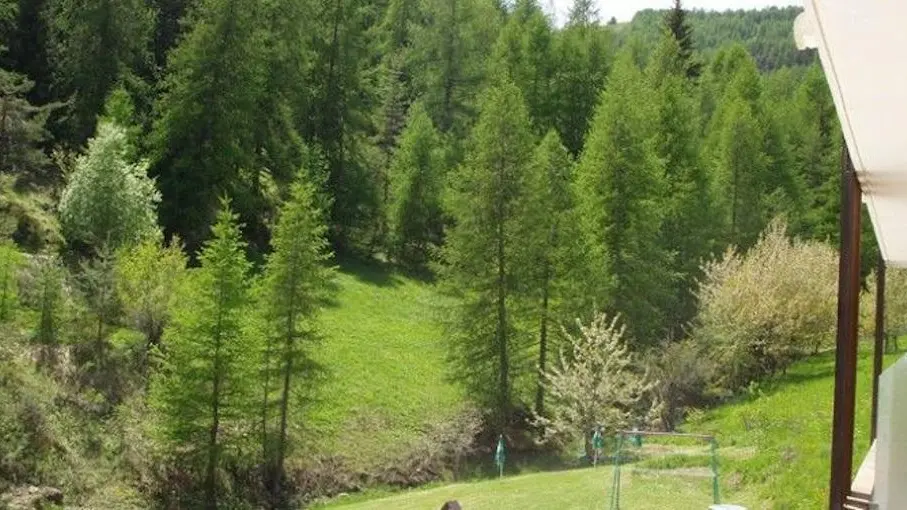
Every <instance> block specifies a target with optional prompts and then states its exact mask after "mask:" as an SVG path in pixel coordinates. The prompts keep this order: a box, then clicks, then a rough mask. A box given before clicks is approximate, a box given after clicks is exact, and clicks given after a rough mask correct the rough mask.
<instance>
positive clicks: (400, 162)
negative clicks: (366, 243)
mask: <svg viewBox="0 0 907 510" xmlns="http://www.w3.org/2000/svg"><path fill="white" fill-rule="evenodd" d="M439 146H440V136H439V135H438V133H437V132H436V131H435V127H434V126H433V125H432V122H431V118H429V116H428V113H427V112H426V111H425V108H424V107H423V106H422V104H421V103H417V104H416V105H415V106H413V108H412V109H411V115H410V119H409V122H408V124H407V126H406V130H405V131H404V132H403V137H402V138H401V140H400V147H399V148H398V149H397V152H396V153H395V154H394V159H393V161H392V163H391V167H390V172H389V174H390V180H391V194H390V200H389V204H388V225H389V228H390V232H389V234H390V235H389V241H390V250H391V253H392V254H393V255H394V257H395V258H396V259H397V260H398V261H400V262H402V263H403V264H406V265H409V266H411V267H419V266H421V265H424V264H425V263H426V262H428V261H429V258H430V255H431V252H432V250H433V249H435V248H437V247H440V245H441V241H442V234H443V227H444V225H443V211H442V208H441V194H442V190H443V175H442V166H441V165H442V164H443V159H442V158H443V154H442V153H441V151H440V148H439Z"/></svg>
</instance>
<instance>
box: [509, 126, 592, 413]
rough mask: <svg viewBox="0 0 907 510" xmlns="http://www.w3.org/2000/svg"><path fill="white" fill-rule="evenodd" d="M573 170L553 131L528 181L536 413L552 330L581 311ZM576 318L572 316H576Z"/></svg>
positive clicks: (540, 409) (541, 407) (542, 398)
mask: <svg viewBox="0 0 907 510" xmlns="http://www.w3.org/2000/svg"><path fill="white" fill-rule="evenodd" d="M573 167H574V163H573V160H572V158H570V153H569V152H567V149H566V148H565V147H564V146H563V145H562V144H561V141H560V138H559V137H558V135H557V132H555V131H553V130H552V131H549V132H548V134H547V135H546V136H545V138H544V139H542V141H541V143H540V144H539V146H538V147H537V148H536V149H535V153H534V158H533V161H532V164H531V165H530V172H529V175H528V176H527V177H528V178H527V199H526V210H525V212H524V213H523V214H524V215H525V217H524V218H523V221H524V222H526V225H527V230H528V231H527V235H526V241H527V244H528V249H527V255H528V260H527V261H526V262H527V265H528V271H527V274H528V275H529V277H530V278H531V281H530V283H529V284H528V285H527V286H528V287H529V288H528V289H527V290H528V294H529V295H530V296H531V297H532V299H534V300H537V303H538V315H537V317H538V324H539V329H538V345H539V347H538V373H539V380H538V383H537V387H536V395H535V412H536V414H538V415H543V414H544V405H545V404H544V401H545V391H544V384H543V382H544V381H543V379H542V374H544V373H545V371H546V370H547V369H548V358H549V354H550V353H551V352H553V351H554V350H555V349H554V348H553V346H554V345H556V344H554V342H553V341H552V339H553V338H552V337H553V335H552V331H554V332H555V334H556V332H557V330H558V328H559V326H560V324H561V323H563V322H565V321H568V320H569V319H570V318H571V317H569V316H568V314H576V313H579V312H581V308H582V307H583V305H585V304H587V303H582V302H581V300H580V293H579V292H578V288H577V279H578V278H580V274H581V272H582V271H581V270H579V271H578V268H580V267H581V264H582V258H581V252H582V244H581V243H580V241H579V240H580V238H581V236H580V235H579V234H580V232H579V228H578V226H577V224H576V211H575V209H574V202H575V200H574V197H573ZM572 318H576V316H575V315H574V317H572Z"/></svg>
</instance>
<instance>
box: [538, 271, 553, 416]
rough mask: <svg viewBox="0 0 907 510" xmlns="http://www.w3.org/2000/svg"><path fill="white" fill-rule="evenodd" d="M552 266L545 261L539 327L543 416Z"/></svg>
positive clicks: (539, 394) (540, 394)
mask: <svg viewBox="0 0 907 510" xmlns="http://www.w3.org/2000/svg"><path fill="white" fill-rule="evenodd" d="M549 272H550V267H549V265H548V263H547V262H546V263H545V274H544V280H543V284H542V319H541V325H540V327H539V375H538V385H537V387H536V390H535V414H537V415H539V416H541V415H542V413H544V412H545V384H544V383H545V368H546V367H545V365H546V363H547V360H548V290H549V282H548V279H549V277H550V275H549Z"/></svg>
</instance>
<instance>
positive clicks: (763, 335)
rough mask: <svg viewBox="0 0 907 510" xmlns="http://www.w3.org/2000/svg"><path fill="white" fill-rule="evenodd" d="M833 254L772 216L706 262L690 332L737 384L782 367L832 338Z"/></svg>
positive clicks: (731, 386)
mask: <svg viewBox="0 0 907 510" xmlns="http://www.w3.org/2000/svg"><path fill="white" fill-rule="evenodd" d="M837 262H838V256H837V253H836V252H835V250H834V249H832V248H831V247H829V246H827V245H826V244H823V243H819V242H814V241H800V240H797V239H793V240H792V239H790V238H788V236H787V233H786V227H785V224H784V223H783V222H782V221H780V220H775V221H773V222H772V223H771V224H770V225H769V227H768V229H767V230H766V231H765V232H764V233H763V234H762V236H761V237H760V239H759V241H758V242H757V243H756V245H755V246H754V247H753V248H751V249H750V250H749V251H748V252H746V253H745V254H742V253H740V252H738V251H736V250H734V249H729V250H728V251H727V252H726V253H725V255H724V257H723V258H721V259H720V260H717V261H713V262H710V263H707V264H706V265H705V267H704V268H703V274H704V277H703V279H702V281H701V282H700V285H699V289H698V293H697V297H698V299H699V313H698V315H697V317H696V320H695V325H694V329H693V337H694V339H695V341H696V342H697V343H698V344H699V348H700V349H702V350H703V352H705V353H707V354H708V355H709V356H710V357H711V358H712V359H713V360H714V361H715V364H716V366H718V367H720V370H719V371H717V372H716V374H715V376H716V382H717V383H718V384H719V385H720V386H721V387H722V388H724V389H726V390H731V391H733V390H737V389H740V388H742V387H745V386H746V385H747V384H748V383H749V382H751V381H754V380H757V379H759V378H761V377H764V376H768V375H773V374H775V373H776V372H779V371H784V370H785V369H786V368H787V366H788V365H789V364H790V363H792V362H793V361H795V360H797V359H799V358H801V357H803V356H805V355H807V354H810V353H814V352H817V351H818V350H819V349H821V347H822V346H824V345H829V343H830V342H832V341H833V340H834V333H835V326H836V314H835V310H836V303H837V267H838V263H837Z"/></svg>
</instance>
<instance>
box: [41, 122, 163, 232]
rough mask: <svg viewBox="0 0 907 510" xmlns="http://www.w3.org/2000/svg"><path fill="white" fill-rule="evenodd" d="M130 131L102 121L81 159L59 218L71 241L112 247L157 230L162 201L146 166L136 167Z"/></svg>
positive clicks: (62, 196) (69, 181)
mask: <svg viewBox="0 0 907 510" xmlns="http://www.w3.org/2000/svg"><path fill="white" fill-rule="evenodd" d="M128 150H129V144H128V140H127V138H126V132H125V130H124V129H123V128H122V127H121V126H118V125H116V124H112V123H106V122H102V123H101V124H99V125H98V133H97V136H95V138H93V139H92V140H91V141H90V142H89V144H88V150H87V152H86V153H85V154H84V155H82V156H79V157H78V158H77V159H76V163H75V168H74V169H73V171H72V173H71V174H70V175H69V176H68V179H67V180H68V182H67V184H66V188H65V189H64V190H63V193H62V195H61V197H60V206H59V207H60V219H61V223H62V225H63V231H64V235H65V236H66V238H67V239H68V240H69V241H81V242H85V243H89V244H91V245H94V246H101V245H104V244H107V245H109V246H111V247H112V248H118V247H119V246H122V245H125V244H129V243H134V242H138V241H140V240H141V239H142V238H143V237H146V236H148V235H151V234H153V233H154V232H155V231H156V230H157V215H156V213H155V205H156V204H157V202H158V201H159V200H160V194H159V193H158V191H157V189H156V187H155V183H154V181H153V180H152V179H150V178H149V177H148V176H147V174H146V172H147V168H148V166H147V164H145V163H144V162H139V163H133V162H131V161H129V160H128V159H127V157H126V155H127V151H128Z"/></svg>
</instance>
